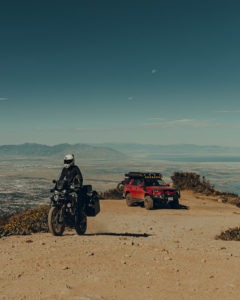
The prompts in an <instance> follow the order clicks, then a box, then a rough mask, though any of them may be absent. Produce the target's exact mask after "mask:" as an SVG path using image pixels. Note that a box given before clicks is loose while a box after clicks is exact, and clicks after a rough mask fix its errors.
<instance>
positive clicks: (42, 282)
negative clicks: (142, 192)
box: [0, 192, 240, 300]
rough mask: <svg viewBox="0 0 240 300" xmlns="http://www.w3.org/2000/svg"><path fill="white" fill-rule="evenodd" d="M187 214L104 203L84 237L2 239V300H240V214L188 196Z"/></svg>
mask: <svg viewBox="0 0 240 300" xmlns="http://www.w3.org/2000/svg"><path fill="white" fill-rule="evenodd" d="M181 204H182V205H185V206H188V208H189V209H178V210H170V209H159V210H153V211H147V210H145V209H144V208H141V207H127V206H126V204H125V202H124V200H115V201H114V200H103V201H102V202H101V213H100V214H99V215H98V216H97V217H96V218H89V219H88V230H87V233H86V235H84V236H77V235H76V234H75V232H74V230H68V231H65V233H64V235H63V236H62V237H54V236H52V235H51V234H49V233H45V234H34V235H31V236H17V237H16V236H15V237H8V238H2V239H0V299H18V300H19V299H79V300H80V299H82V300H90V299H94V300H95V299H96V300H97V299H111V300H112V299H140V300H141V299H164V300H165V299H201V300H204V299H212V300H215V299H218V300H219V299H224V300H226V299H239V297H240V296H239V294H240V280H239V278H240V243H239V242H233V241H232V242H226V241H222V240H216V239H215V236H216V235H217V234H219V233H220V232H221V231H223V230H226V229H228V228H229V227H236V226H238V225H239V224H240V210H239V209H238V208H237V207H235V206H232V205H229V204H223V203H219V202H217V201H214V200H213V199H209V198H207V197H205V196H203V195H196V194H193V193H191V192H183V193H182V198H181Z"/></svg>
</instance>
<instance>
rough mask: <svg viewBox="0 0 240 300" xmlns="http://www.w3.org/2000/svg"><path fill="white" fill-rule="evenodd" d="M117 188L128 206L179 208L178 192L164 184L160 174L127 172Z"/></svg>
mask: <svg viewBox="0 0 240 300" xmlns="http://www.w3.org/2000/svg"><path fill="white" fill-rule="evenodd" d="M117 188H118V190H121V191H122V192H123V198H125V199H126V203H127V205H128V206H133V205H135V204H142V205H144V207H145V208H146V209H153V208H155V207H157V206H166V205H167V206H169V207H171V208H177V207H178V206H179V198H180V191H179V190H177V189H174V188H172V187H170V185H169V184H167V183H166V182H164V180H163V179H162V175H161V174H160V173H143V172H129V173H127V174H125V179H124V180H123V181H121V182H120V183H119V184H118V186H117Z"/></svg>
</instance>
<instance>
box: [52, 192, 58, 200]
mask: <svg viewBox="0 0 240 300" xmlns="http://www.w3.org/2000/svg"><path fill="white" fill-rule="evenodd" d="M58 198H59V195H58V192H57V191H55V192H54V195H53V199H54V200H55V201H57V200H58Z"/></svg>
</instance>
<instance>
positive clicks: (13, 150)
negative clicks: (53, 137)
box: [0, 143, 240, 162]
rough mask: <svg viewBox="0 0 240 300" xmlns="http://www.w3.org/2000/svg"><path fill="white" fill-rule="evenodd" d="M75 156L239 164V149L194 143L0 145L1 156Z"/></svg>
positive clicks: (101, 158)
mask: <svg viewBox="0 0 240 300" xmlns="http://www.w3.org/2000/svg"><path fill="white" fill-rule="evenodd" d="M67 153H74V154H75V155H76V156H77V157H78V159H86V160H88V159H89V160H92V159H95V160H127V159H143V160H171V161H198V162H202V161H209V162H210V161H212V162H214V161H215V162H217V161H240V148H239V147H222V146H215V145H206V146H199V145H194V144H176V145H151V144H134V143H132V144H131V143H102V144H91V145H89V144H74V145H71V144H58V145H54V146H48V145H42V144H35V143H25V144H21V145H3V146H0V155H7V156H14V155H15V156H31V157H47V156H56V157H59V156H61V157H63V156H64V155H65V154H67Z"/></svg>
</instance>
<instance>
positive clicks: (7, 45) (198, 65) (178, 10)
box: [0, 0, 240, 146]
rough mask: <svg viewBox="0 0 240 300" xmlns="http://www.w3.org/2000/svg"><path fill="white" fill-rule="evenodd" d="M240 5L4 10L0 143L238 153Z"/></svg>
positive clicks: (160, 0) (0, 9)
mask: <svg viewBox="0 0 240 300" xmlns="http://www.w3.org/2000/svg"><path fill="white" fill-rule="evenodd" d="M239 11H240V2H239V1H237V0H235V1H231V0H229V1H221V0H218V1H212V0H208V1H206V0H199V1H198V0H188V1H186V0H182V1H179V0H174V1H173V0H155V1H151V0H149V1H146V0H145V1H141V0H136V1H131V0H128V1H125V0H121V1H110V0H109V1H105V0H101V1H100V0H92V1H87V0H69V1H62V0H56V1H53V0H48V1H46V0H41V1H34V0H31V1H30V0H29V1H26V0H22V1H11V0H9V1H1V2H0V144H1V145H3V144H20V143H25V142H37V143H43V144H50V145H52V144H58V143H64V142H69V143H98V142H99V143H103V142H136V143H153V144H175V143H193V144H199V145H207V144H215V145H229V146H240V138H239V130H240V122H239V117H240V18H239Z"/></svg>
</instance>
